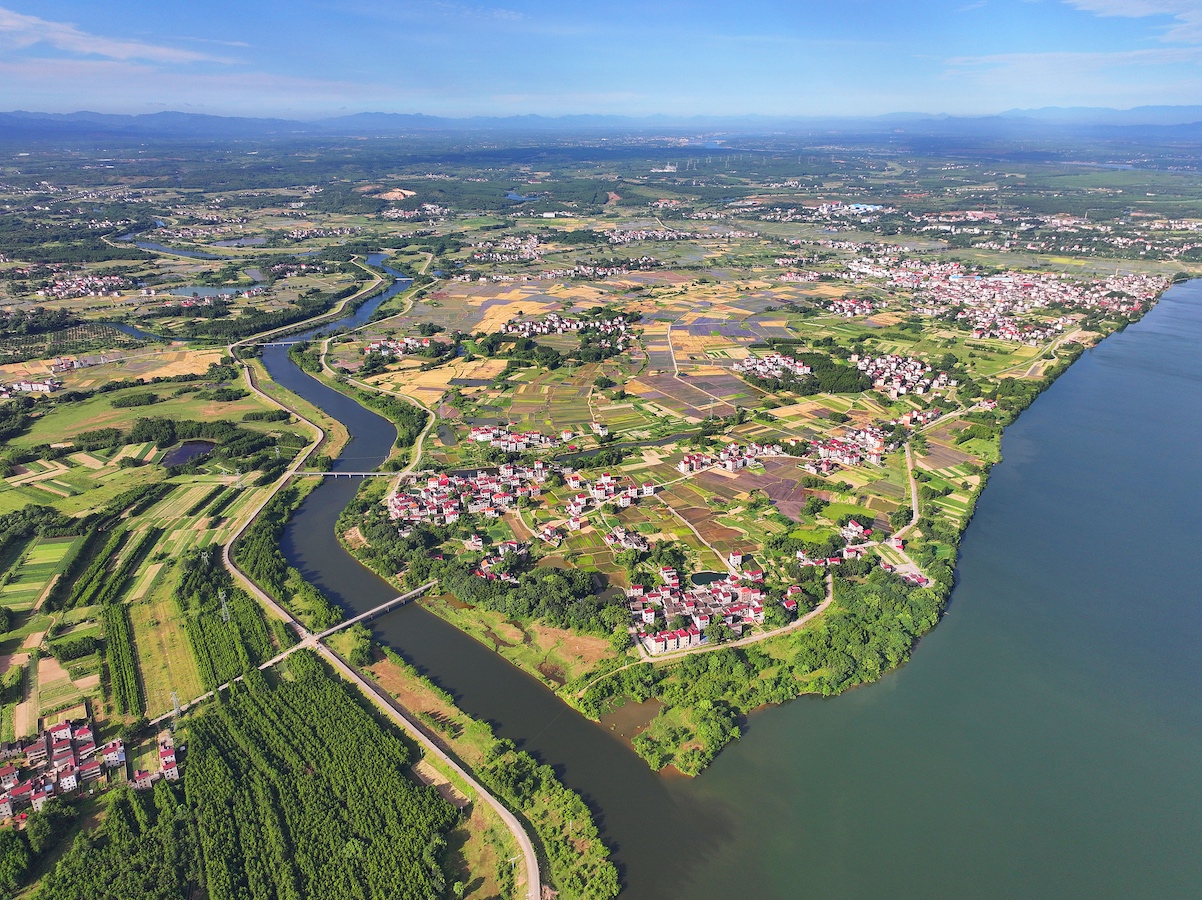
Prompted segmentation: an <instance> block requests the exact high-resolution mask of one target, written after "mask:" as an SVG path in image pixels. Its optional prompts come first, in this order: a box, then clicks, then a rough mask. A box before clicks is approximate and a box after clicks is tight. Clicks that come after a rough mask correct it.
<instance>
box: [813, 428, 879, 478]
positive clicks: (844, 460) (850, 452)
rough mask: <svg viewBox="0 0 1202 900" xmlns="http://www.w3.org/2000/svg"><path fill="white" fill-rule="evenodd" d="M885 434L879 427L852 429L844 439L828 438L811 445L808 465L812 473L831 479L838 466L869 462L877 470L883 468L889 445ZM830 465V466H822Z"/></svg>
mask: <svg viewBox="0 0 1202 900" xmlns="http://www.w3.org/2000/svg"><path fill="white" fill-rule="evenodd" d="M885 437H886V436H885V432H884V431H883V430H881V429H880V428H877V427H876V426H873V425H869V426H866V427H864V428H853V429H849V430H848V431H847V433H846V434H844V435H843V436H842V437H832V438H824V439H823V440H818V441H811V442H810V448H809V452H810V456H811V457H812V458H811V459H810V460H809V461H808V462H807V463H806V465H805V469H806V471H808V472H813V473H814V474H815V475H828V474H830V473H831V472H833V471H836V465H833V464H838V465H843V466H862V465H863V464H864V463H865V461H867V462H870V463H872V464H873V465H875V466H879V465H883V464H884V459H885V452H886V451H887V450H888V449H889V445H888V444H887V443H886V440H885ZM823 463H826V465H822V464H823Z"/></svg>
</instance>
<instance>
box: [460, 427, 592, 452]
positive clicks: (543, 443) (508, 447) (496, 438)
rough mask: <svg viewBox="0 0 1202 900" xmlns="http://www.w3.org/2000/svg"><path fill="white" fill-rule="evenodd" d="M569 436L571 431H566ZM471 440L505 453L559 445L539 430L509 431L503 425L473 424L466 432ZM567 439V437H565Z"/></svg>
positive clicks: (550, 448)
mask: <svg viewBox="0 0 1202 900" xmlns="http://www.w3.org/2000/svg"><path fill="white" fill-rule="evenodd" d="M568 435H569V437H570V436H571V433H570V432H568ZM468 437H469V438H471V440H473V441H476V442H477V443H481V444H488V445H489V446H490V447H495V448H497V449H499V450H504V451H506V452H507V453H522V452H524V451H526V450H553V449H554V448H556V447H558V446H559V441H557V440H556V439H555V438H552V437H547V435H545V434H543V433H542V432H539V431H521V432H514V431H510V430H509V429H508V428H506V427H505V426H503V425H473V426H472V430H471V432H470V433H469V434H468ZM565 440H567V438H565Z"/></svg>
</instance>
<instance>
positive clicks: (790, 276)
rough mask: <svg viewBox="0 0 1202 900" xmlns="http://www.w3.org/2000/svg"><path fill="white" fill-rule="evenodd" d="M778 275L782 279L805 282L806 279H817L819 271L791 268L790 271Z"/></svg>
mask: <svg viewBox="0 0 1202 900" xmlns="http://www.w3.org/2000/svg"><path fill="white" fill-rule="evenodd" d="M778 277H779V279H780V280H781V281H787V282H794V283H795V282H805V281H817V280H818V273H817V272H808V271H798V270H790V271H788V272H781V273H780V275H779V276H778Z"/></svg>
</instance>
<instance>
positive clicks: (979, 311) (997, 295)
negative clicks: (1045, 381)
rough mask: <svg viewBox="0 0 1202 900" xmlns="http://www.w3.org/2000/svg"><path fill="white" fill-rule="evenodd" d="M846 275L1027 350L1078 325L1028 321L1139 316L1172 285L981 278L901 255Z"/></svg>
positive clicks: (1014, 275) (870, 261)
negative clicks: (901, 292)
mask: <svg viewBox="0 0 1202 900" xmlns="http://www.w3.org/2000/svg"><path fill="white" fill-rule="evenodd" d="M845 269H846V271H845V272H844V273H843V277H845V278H849V279H851V280H852V281H862V280H864V279H868V278H880V279H884V280H886V281H889V282H891V283H893V284H896V285H899V286H902V287H906V288H909V289H912V290H913V291H915V294H914V304H915V311H916V312H918V313H920V314H922V315H929V316H936V317H943V316H951V317H952V318H954V319H955V320H956V321H958V322H961V323H962V324H965V325H967V326H969V327H970V328H971V329H972V331H973V336H974V337H976V338H997V339H1000V340H1005V341H1012V342H1018V343H1026V344H1038V343H1040V342H1042V341H1046V340H1050V339H1051V338H1052V337H1054V336H1055V335H1056V334H1058V333H1060V332H1062V331H1063V330H1064V328H1065V326H1066V325H1067V324H1069V323H1071V322H1072V319H1071V318H1070V317H1068V316H1059V317H1055V318H1049V317H1047V316H1046V314H1044V315H1041V316H1040V317H1039V318H1038V319H1037V320H1035V321H1027V320H1024V318H1023V317H1024V316H1028V315H1030V314H1034V313H1043V311H1044V310H1046V309H1048V308H1049V307H1059V308H1064V309H1072V310H1088V309H1095V308H1101V309H1107V310H1111V311H1114V312H1117V313H1122V314H1135V313H1139V312H1140V311H1141V310H1143V309H1145V308H1147V305H1148V304H1149V303H1151V302H1152V300H1154V299H1155V297H1156V296H1157V295H1159V293H1160V292H1161V291H1162V290H1164V287H1165V284H1166V282H1165V279H1164V278H1162V277H1159V276H1153V275H1114V276H1111V277H1109V278H1104V279H1099V280H1097V281H1092V282H1079V281H1074V280H1072V279H1069V278H1067V277H1066V276H1062V275H1053V274H1039V273H1019V272H1002V273H1000V274H997V275H981V274H976V273H973V272H969V271H966V270H965V269H964V267H963V266H962V265H961V264H960V263H957V262H939V261H934V260H916V259H899V258H897V257H894V256H876V257H858V258H856V259H853V260H849V261H848V262H847V263H846V264H845Z"/></svg>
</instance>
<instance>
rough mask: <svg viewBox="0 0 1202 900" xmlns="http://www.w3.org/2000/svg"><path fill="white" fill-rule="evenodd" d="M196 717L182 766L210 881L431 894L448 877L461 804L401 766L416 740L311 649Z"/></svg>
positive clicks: (231, 886)
mask: <svg viewBox="0 0 1202 900" xmlns="http://www.w3.org/2000/svg"><path fill="white" fill-rule="evenodd" d="M289 671H290V673H291V674H292V675H293V680H292V681H287V682H282V683H281V684H280V685H279V686H277V687H276V688H274V689H272V688H269V687H268V686H267V684H266V683H265V682H264V680H263V679H262V677H261V676H260V675H259V674H258V673H257V671H254V672H250V673H248V677H247V681H246V688H245V689H243V688H238V689H235V690H234V691H233V692H232V694H231V696H230V697H229V699H228V700H227V701H226V702H224V703H222V704H221V705H219V706H218V707H217V708H216V709H214V710H213V711H212V712H210V713H208V714H206V715H204V716H202V717H200V718H199V719H197V720H196V721H194V722H193V723H191V724H190V726H189V732H190V741H189V762H188V768H187V772H186V775H185V788H186V792H187V798H188V805H189V807H190V808H191V810H192V811H193V814H194V815H195V816H196V819H197V823H198V826H199V828H198V830H199V833H200V855H201V859H202V870H203V873H204V874H203V878H204V884H205V889H206V891H207V892H208V896H209V897H211V898H213V900H222V898H236V897H240V896H244V894H243V892H244V891H249V892H250V895H251V896H268V897H281V898H285V897H290V898H297V900H299V898H302V897H305V898H308V897H312V898H322V897H329V898H346V897H356V898H363V900H368V898H371V897H397V898H426V897H431V896H437V895H438V894H440V893H441V892H442V890H443V889H444V888H445V887H446V881H445V876H444V873H443V870H442V859H443V853H444V848H445V839H444V838H443V835H444V834H445V833H446V831H447V830H448V829H449V828H450V827H451V825H452V824H453V823H454V821H455V811H454V809H453V808H452V807H451V806H450V804H448V803H447V802H446V801H444V800H442V799H441V798H440V797H439V796H438V794H437V792H436V791H435V790H434V789H433V788H426V787H419V786H418V785H416V784H415V783H414V782H413V781H412V780H411V779H410V778H409V777H407V775H406V774H405V771H406V769H407V768H408V765H409V764H410V763H411V762H412V761H413V757H412V755H411V753H410V751H409V750H408V749H407V748H406V747H405V745H404V744H402V743H401V741H400V740H398V739H397V738H396V737H395V736H394V735H392V734H391V733H390V732H388V731H385V730H384V729H383V728H381V727H380V725H379V724H377V723H376V721H375V720H374V719H373V718H372V716H371V715H369V714H368V713H367V712H365V711H364V710H363V709H362V708H361V707H360V706H359V705H358V703H357V702H356V700H355V699H354V698H353V697H352V696H351V695H350V694H349V693H348V692H347V689H346V688H344V687H343V686H342V684H341V683H340V682H339V681H338V680H337V679H335V678H331V677H330V673H329V672H327V671H326V670H325V668H324V667H323V666H322V665H321V663H320V662H318V660H317V659H316V657H314V656H312V655H310V654H307V653H303V652H302V653H300V654H294V655H293V657H291V658H290V661H289Z"/></svg>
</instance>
